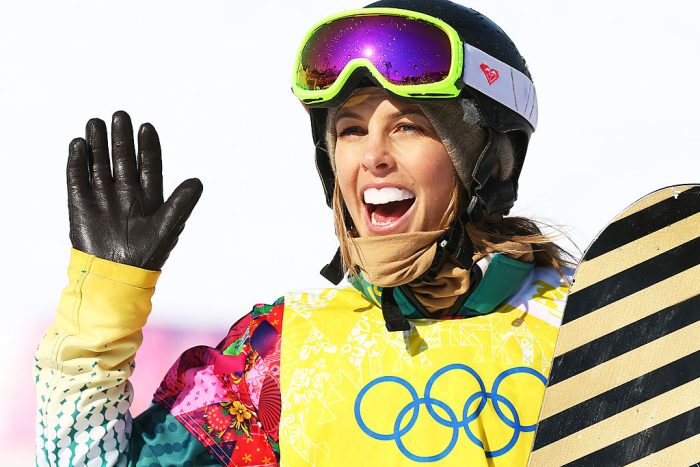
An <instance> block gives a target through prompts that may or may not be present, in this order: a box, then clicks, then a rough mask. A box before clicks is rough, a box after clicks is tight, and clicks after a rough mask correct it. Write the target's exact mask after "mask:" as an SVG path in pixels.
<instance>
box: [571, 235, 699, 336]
mask: <svg viewBox="0 0 700 467" xmlns="http://www.w3.org/2000/svg"><path fill="white" fill-rule="evenodd" d="M698 263H700V237H699V238H694V239H693V240H691V241H689V242H686V243H684V244H682V245H679V246H677V247H676V248H673V249H671V250H669V251H667V252H665V253H662V254H660V255H658V256H654V257H653V258H649V259H648V260H646V261H643V262H641V263H639V264H637V265H635V266H632V267H631V268H629V269H625V270H624V271H621V272H619V273H617V274H615V275H613V276H610V277H608V278H607V279H603V280H602V281H600V282H596V283H595V284H591V285H589V286H588V287H586V288H584V289H582V290H580V291H578V292H574V293H573V294H571V295H570V296H569V298H568V300H567V302H566V309H565V310H564V319H563V321H562V325H564V324H566V323H570V322H571V321H574V320H576V319H578V318H580V317H582V316H585V315H587V314H588V313H591V312H593V311H595V310H597V309H599V308H602V307H604V306H606V305H609V304H610V303H613V302H616V301H618V300H620V299H621V298H624V297H627V296H628V295H632V294H633V293H635V292H639V291H640V290H643V289H646V288H647V287H649V286H651V285H654V284H656V283H657V282H661V281H662V280H664V279H668V278H669V277H672V276H674V275H676V274H678V273H680V272H683V271H685V270H686V269H690V268H692V267H693V266H696V265H697V264H698Z"/></svg>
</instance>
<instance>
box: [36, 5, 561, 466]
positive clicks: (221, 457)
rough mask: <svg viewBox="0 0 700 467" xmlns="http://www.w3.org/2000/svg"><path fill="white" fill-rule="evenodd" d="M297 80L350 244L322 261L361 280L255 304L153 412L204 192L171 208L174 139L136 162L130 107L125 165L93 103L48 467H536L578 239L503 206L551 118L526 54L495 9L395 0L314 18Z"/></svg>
mask: <svg viewBox="0 0 700 467" xmlns="http://www.w3.org/2000/svg"><path fill="white" fill-rule="evenodd" d="M387 8H389V9H387ZM396 8H399V9H398V10H397V9H396ZM368 41H369V42H368ZM293 89H294V92H295V94H296V95H297V97H299V98H300V99H301V100H302V102H304V103H305V105H306V106H307V108H308V110H309V114H310V116H311V122H312V128H313V136H314V142H315V143H316V160H317V165H318V168H319V173H320V175H321V180H322V183H323V186H324V189H325V191H326V198H327V201H328V203H329V205H330V206H331V207H332V208H333V211H334V214H335V219H336V233H337V235H338V239H339V242H340V248H339V251H338V253H337V254H336V257H335V258H334V259H333V261H331V263H330V264H329V265H328V266H326V267H325V268H324V270H323V274H324V275H325V276H326V277H328V278H329V279H330V280H332V281H333V282H336V283H337V282H339V280H340V279H341V278H342V277H343V275H344V274H345V273H346V271H349V272H348V277H349V280H350V282H351V284H352V286H353V287H350V288H344V289H336V288H330V289H326V290H323V291H316V292H300V293H293V294H287V295H285V296H284V297H282V298H280V299H278V300H277V301H275V302H274V303H272V304H270V305H256V306H255V307H254V308H253V310H252V312H251V313H250V314H248V315H247V316H245V317H244V318H242V319H241V320H240V321H238V322H237V323H236V324H234V326H233V327H232V328H231V330H230V331H229V333H228V335H227V336H226V337H225V338H224V339H223V341H222V342H221V343H220V344H219V345H218V346H217V347H216V348H209V347H205V346H200V347H195V348H193V349H190V350H188V351H186V352H185V353H184V354H183V355H182V357H181V358H180V359H179V360H178V361H177V362H176V363H175V364H174V365H173V367H172V368H171V370H170V371H169V372H168V374H167V375H166V377H165V378H164V380H163V383H162V384H161V386H160V388H159V389H158V390H157V392H156V394H155V396H154V405H153V406H152V407H151V408H149V409H148V410H147V411H146V412H144V413H143V414H141V415H139V416H138V417H137V418H136V419H134V420H132V418H131V416H130V414H129V411H128V410H129V404H130V397H131V387H130V385H129V383H128V377H129V375H130V374H131V371H132V368H133V360H134V354H135V352H136V349H137V348H138V345H139V344H140V340H141V328H142V327H143V325H144V324H145V320H146V317H147V316H148V313H149V312H150V297H151V295H152V293H153V290H154V286H155V283H156V280H157V277H158V274H159V273H158V272H157V271H158V270H159V269H160V268H161V267H162V265H163V264H164V262H165V260H166V259H167V257H168V254H169V252H170V251H171V249H172V248H173V247H174V245H175V243H176V242H177V237H178V235H179V234H180V232H181V231H182V229H183V227H184V222H185V221H186V219H187V218H188V216H189V214H190V213H191V211H192V209H193V208H194V205H195V204H196V202H197V200H198V199H199V195H200V194H201V190H202V188H201V184H200V183H199V181H197V180H188V181H186V182H184V183H183V184H182V185H181V186H180V187H178V189H176V190H175V192H174V193H173V195H172V196H171V197H170V199H168V201H166V202H165V203H164V202H163V197H162V181H161V175H160V171H161V166H160V147H159V143H158V137H157V134H156V133H155V130H154V129H153V127H152V126H150V125H148V124H146V125H143V126H142V127H141V129H140V130H139V134H138V142H139V145H138V146H139V151H138V164H137V162H136V159H137V156H136V151H135V148H134V144H133V140H132V129H131V123H130V121H129V118H128V115H126V114H125V113H123V112H118V113H117V114H115V116H114V119H113V122H112V140H113V145H112V147H113V151H112V165H113V174H112V171H111V170H110V163H109V155H108V152H107V132H106V128H105V126H104V123H102V122H101V121H99V120H96V119H95V120H91V121H90V122H88V126H87V134H86V140H83V139H76V140H74V141H73V142H72V143H71V152H70V156H69V161H68V185H69V212H70V221H71V241H72V243H73V247H74V250H73V252H72V257H71V265H70V267H69V278H70V284H69V286H68V287H67V288H66V289H65V290H64V292H63V295H62V297H61V302H60V305H59V309H58V315H57V318H56V321H55V323H54V325H53V326H52V327H51V328H50V329H49V330H48V331H47V333H46V335H45V336H44V339H43V340H42V342H41V344H40V346H39V350H38V351H37V363H36V381H37V391H38V424H39V428H38V440H37V456H38V463H39V464H42V465H43V464H54V463H56V464H65V465H81V464H82V463H85V464H90V463H94V464H110V465H111V464H124V463H132V464H137V465H216V464H227V465H278V463H280V462H281V463H283V464H284V465H292V466H301V465H358V464H361V465H379V464H382V465H384V464H385V465H412V464H415V463H431V464H435V465H464V464H468V465H491V464H495V465H522V464H524V463H525V462H526V460H527V456H528V453H529V449H530V446H531V444H532V438H533V434H534V429H535V423H536V420H537V415H538V412H539V405H540V403H541V399H542V394H543V391H544V384H545V382H546V375H547V373H548V371H549V366H550V361H551V358H552V354H553V346H554V341H555V339H556V334H557V327H558V325H559V322H560V319H561V311H562V307H563V300H564V297H565V294H566V286H565V282H566V280H565V279H564V277H563V274H561V273H560V271H561V269H560V266H561V265H563V264H564V261H563V254H562V252H561V251H560V250H559V249H558V248H557V247H556V246H555V245H554V244H552V243H551V242H550V241H549V239H548V238H547V237H545V236H543V235H542V234H541V233H540V231H539V230H538V229H537V227H536V226H535V225H534V224H533V223H532V222H530V221H528V220H526V219H518V218H506V217H504V215H505V214H507V212H508V210H509V209H510V208H511V206H512V205H513V202H514V201H515V197H516V193H517V180H518V175H519V173H520V169H521V168H522V163H523V159H524V156H525V151H526V146H527V141H528V139H529V136H530V134H531V132H532V131H533V130H534V127H535V125H536V121H537V107H536V97H535V93H534V87H533V86H532V82H531V80H530V78H529V73H528V71H527V67H526V66H525V62H524V60H523V59H522V57H521V56H520V55H519V53H518V52H517V50H516V49H515V47H514V46H513V44H512V43H511V42H510V40H509V39H508V38H507V36H506V35H505V34H504V33H503V32H502V31H501V30H500V29H499V28H498V26H496V25H495V24H493V23H492V22H491V21H490V20H488V19H487V18H485V17H483V16H481V15H480V14H478V13H476V12H474V11H473V10H469V9H466V8H464V7H461V6H458V5H456V4H453V3H451V2H449V1H446V0H433V1H431V2H417V1H412V0H384V1H381V2H377V3H375V4H372V5H370V7H368V8H366V9H362V10H358V11H355V12H350V13H345V14H342V15H338V16H337V17H334V18H332V19H330V20H327V21H324V22H323V23H321V24H319V25H318V26H317V27H315V28H313V29H312V31H311V32H310V34H309V35H308V36H307V38H306V40H305V41H304V43H303V45H302V48H301V50H300V53H299V58H298V61H297V65H296V68H295V80H294V83H293Z"/></svg>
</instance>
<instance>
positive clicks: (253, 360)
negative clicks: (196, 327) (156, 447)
mask: <svg viewBox="0 0 700 467" xmlns="http://www.w3.org/2000/svg"><path fill="white" fill-rule="evenodd" d="M283 311H284V300H283V299H282V298H281V299H279V300H277V301H276V302H275V303H273V304H272V305H262V304H261V305H256V306H255V307H254V309H253V311H252V312H251V313H249V314H248V315H246V316H245V317H243V318H242V319H241V320H239V321H238V322H237V323H236V324H234V325H233V327H232V328H231V330H230V331H229V333H228V335H227V336H226V337H225V338H224V340H223V341H221V343H220V344H219V345H218V346H217V347H216V348H211V347H206V346H199V347H194V348H192V349H190V350H188V351H186V352H185V353H183V354H182V356H181V357H180V358H179V359H178V360H177V361H176V362H175V364H174V365H173V366H172V367H171V368H170V370H169V371H168V373H167V374H166V376H165V378H164V380H163V382H162V383H161V386H160V387H159V388H158V390H157V391H156V393H155V395H154V402H155V403H158V404H160V405H162V406H164V407H165V408H166V409H167V410H169V411H170V413H171V415H172V416H174V417H175V419H177V420H178V421H179V422H180V423H181V424H182V425H183V426H184V427H185V428H186V429H187V430H188V431H189V432H190V433H191V434H192V435H193V436H195V437H196V438H197V439H198V440H199V441H200V442H201V443H202V444H203V445H204V446H205V447H206V448H207V449H208V450H209V452H210V453H211V454H212V455H213V456H214V457H215V458H217V459H218V460H219V461H220V462H221V463H222V464H224V465H229V466H244V465H258V466H276V465H279V464H278V463H279V420H280V413H281V396H280V386H279V374H280V371H279V365H280V336H281V333H282V313H283Z"/></svg>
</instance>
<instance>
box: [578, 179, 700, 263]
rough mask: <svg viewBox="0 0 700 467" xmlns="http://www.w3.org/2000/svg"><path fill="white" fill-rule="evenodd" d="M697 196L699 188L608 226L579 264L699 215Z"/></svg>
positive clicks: (699, 206) (699, 197) (699, 200)
mask: <svg viewBox="0 0 700 467" xmlns="http://www.w3.org/2000/svg"><path fill="white" fill-rule="evenodd" d="M699 195H700V188H698V187H694V188H691V189H689V190H686V191H684V192H682V193H680V194H679V195H678V198H677V199H676V198H674V197H673V196H671V197H669V198H667V199H665V200H663V201H661V202H659V203H656V204H654V205H652V206H649V207H648V208H646V209H644V210H642V211H639V212H636V213H634V214H630V215H629V216H627V217H624V218H622V219H620V220H619V221H617V222H614V223H612V224H610V225H609V226H608V227H607V228H606V229H605V230H604V231H603V232H602V233H601V234H600V236H599V237H598V238H597V239H596V240H595V242H594V243H593V244H592V245H591V247H590V248H589V250H588V251H587V252H586V254H585V256H584V257H583V260H584V261H587V260H591V259H593V258H597V257H598V256H601V255H604V254H605V253H608V252H609V251H612V250H614V249H616V248H619V247H621V246H623V245H626V244H627V243H630V242H633V241H634V240H637V239H639V238H642V237H644V236H646V235H649V234H650V233H652V232H656V231H657V230H660V229H663V228H664V227H667V226H669V225H671V224H674V223H676V222H678V221H681V220H683V219H685V218H686V217H689V216H692V215H693V214H695V213H697V212H699V211H700V196H699ZM685 198H690V199H691V200H692V199H693V198H694V201H695V202H692V201H691V202H687V201H686V200H685ZM630 234H631V235H630ZM632 236H633V237H632Z"/></svg>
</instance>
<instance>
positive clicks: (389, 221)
mask: <svg viewBox="0 0 700 467" xmlns="http://www.w3.org/2000/svg"><path fill="white" fill-rule="evenodd" d="M371 220H372V225H379V226H382V227H384V226H385V225H389V224H391V219H387V220H385V221H384V222H379V221H378V220H377V219H376V218H375V217H374V213H372V216H371Z"/></svg>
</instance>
